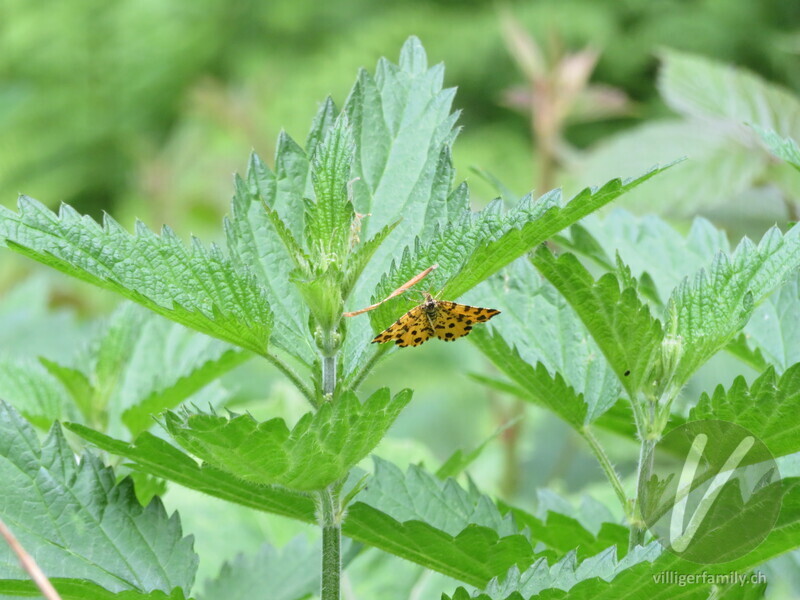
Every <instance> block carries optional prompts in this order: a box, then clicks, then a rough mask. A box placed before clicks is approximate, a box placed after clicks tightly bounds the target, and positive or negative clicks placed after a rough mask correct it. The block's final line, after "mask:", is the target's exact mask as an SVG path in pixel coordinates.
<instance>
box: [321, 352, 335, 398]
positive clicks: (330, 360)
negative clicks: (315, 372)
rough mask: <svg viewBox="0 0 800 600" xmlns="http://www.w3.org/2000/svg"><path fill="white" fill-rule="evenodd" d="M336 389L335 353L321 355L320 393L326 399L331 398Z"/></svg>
mask: <svg viewBox="0 0 800 600" xmlns="http://www.w3.org/2000/svg"><path fill="white" fill-rule="evenodd" d="M335 389H336V354H332V355H331V356H323V357H322V394H323V395H324V396H325V397H326V399H328V400H330V399H331V398H333V392H334V390H335Z"/></svg>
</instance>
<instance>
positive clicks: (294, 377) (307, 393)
mask: <svg viewBox="0 0 800 600" xmlns="http://www.w3.org/2000/svg"><path fill="white" fill-rule="evenodd" d="M263 356H264V358H266V359H267V360H268V361H269V362H271V363H272V364H273V365H275V366H276V367H278V370H279V371H280V372H281V373H283V374H284V375H286V377H288V378H289V380H290V381H291V382H292V383H293V384H294V386H295V387H296V388H297V390H298V391H299V392H300V393H301V394H302V395H303V396H304V397H305V399H306V400H308V402H309V403H310V404H311V406H312V407H313V408H319V407H318V406H317V399H316V398H315V397H314V394H312V393H311V390H309V389H308V388H307V387H306V386H305V385H304V384H303V381H302V380H301V379H300V376H299V375H298V374H297V373H295V372H294V371H293V370H292V368H291V367H290V366H289V365H287V364H286V363H284V362H283V361H282V360H281V359H280V358H278V357H277V356H275V355H274V354H270V353H266V354H264V355H263Z"/></svg>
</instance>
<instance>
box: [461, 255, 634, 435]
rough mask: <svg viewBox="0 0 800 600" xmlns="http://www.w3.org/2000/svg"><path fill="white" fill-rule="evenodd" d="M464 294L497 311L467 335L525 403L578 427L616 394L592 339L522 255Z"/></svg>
mask: <svg viewBox="0 0 800 600" xmlns="http://www.w3.org/2000/svg"><path fill="white" fill-rule="evenodd" d="M465 301H468V302H469V303H484V304H485V305H486V306H491V307H492V308H496V309H499V310H501V311H502V314H501V316H500V317H499V318H497V319H494V320H493V321H492V323H491V327H489V328H482V327H479V328H476V329H475V330H473V332H472V334H471V335H470V338H469V339H470V340H472V341H473V342H474V343H475V345H476V346H477V347H478V349H480V350H481V351H482V352H483V353H484V354H486V356H487V357H488V358H489V359H490V360H491V361H492V362H493V363H494V364H495V365H496V366H497V368H498V369H499V370H500V371H502V372H503V373H504V374H505V375H506V376H508V378H509V379H510V380H511V381H512V382H514V384H515V385H516V387H518V388H520V389H523V390H524V391H525V394H524V396H523V397H524V398H525V399H526V400H528V401H529V402H530V401H532V402H534V403H536V404H539V405H541V406H545V407H546V408H549V409H550V410H554V411H555V412H556V414H558V415H559V416H560V417H561V418H563V419H565V420H566V421H567V422H568V423H570V424H571V425H573V426H575V427H577V428H580V427H582V426H583V425H584V424H585V423H588V422H591V421H593V420H594V419H596V418H597V417H598V416H600V415H601V414H602V413H603V412H604V411H605V410H607V409H608V408H609V407H610V406H611V405H612V404H613V403H614V402H616V401H617V400H618V399H619V397H620V393H621V385H620V383H619V380H618V379H617V377H616V376H615V375H614V373H613V371H611V369H610V367H609V365H608V362H607V361H606V360H605V359H604V358H603V356H602V353H601V352H600V350H599V348H598V347H597V344H596V343H595V342H594V341H593V340H592V338H591V337H590V336H589V334H588V332H587V330H586V328H585V327H584V326H583V324H582V323H581V321H580V319H579V318H578V315H577V314H576V313H575V311H574V310H573V309H572V308H571V307H570V306H569V304H568V303H567V302H566V301H565V300H564V298H563V296H561V295H560V294H559V293H558V292H557V291H556V290H555V289H554V288H553V287H552V286H551V285H550V284H549V283H548V282H547V281H544V280H542V278H541V277H540V276H539V275H538V274H537V273H536V270H535V269H534V268H533V266H532V265H531V264H530V262H528V261H518V262H516V263H514V264H513V265H510V266H509V267H508V268H507V269H505V270H504V271H503V272H502V273H500V274H498V275H497V276H495V277H492V278H490V279H489V280H488V281H486V282H485V283H483V284H482V285H481V286H479V287H478V288H476V290H475V291H474V293H471V294H470V295H469V296H467V298H465ZM490 331H491V332H492V333H490Z"/></svg>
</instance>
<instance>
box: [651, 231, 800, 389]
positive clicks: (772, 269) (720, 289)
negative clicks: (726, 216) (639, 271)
mask: <svg viewBox="0 0 800 600" xmlns="http://www.w3.org/2000/svg"><path fill="white" fill-rule="evenodd" d="M798 267H800V227H797V226H795V227H793V228H792V229H791V230H789V231H788V232H787V233H786V234H785V235H782V234H781V232H780V231H779V230H778V229H777V228H775V227H773V228H772V229H770V230H769V231H768V232H767V233H765V234H764V237H763V238H762V239H761V242H760V243H759V244H758V246H756V245H755V244H753V243H752V242H751V241H750V240H749V239H747V238H745V239H744V240H742V242H741V243H740V244H739V246H737V248H736V250H735V251H734V253H733V255H732V256H731V257H730V258H729V257H728V256H727V255H726V254H723V253H719V254H717V256H716V257H715V258H714V262H713V263H712V264H711V266H710V267H709V269H708V270H707V271H706V270H705V269H702V270H700V271H699V272H698V273H697V274H696V275H695V276H694V277H693V278H692V279H689V278H687V279H685V280H684V281H683V282H682V283H681V284H680V285H679V286H678V287H677V288H676V289H675V290H674V291H673V293H672V296H671V297H670V300H669V305H668V307H667V317H666V325H665V328H666V329H667V330H668V331H670V333H672V334H673V335H675V336H678V337H679V338H680V340H681V354H680V357H679V359H678V362H677V367H676V371H675V381H676V383H677V385H682V384H683V383H685V382H686V381H688V379H689V376H690V375H691V374H692V373H694V371H695V370H696V369H697V368H698V367H699V366H700V365H702V364H703V363H705V362H706V361H707V360H708V359H709V358H711V357H712V356H713V355H714V354H716V353H717V352H718V351H719V350H720V349H721V348H723V347H725V345H726V344H728V343H729V342H730V341H731V340H732V339H734V337H735V336H736V334H737V333H738V332H739V331H740V330H741V329H742V328H743V327H744V326H745V324H746V323H747V321H748V319H749V318H750V316H751V314H752V312H753V308H754V306H755V305H756V304H758V303H760V302H761V301H762V300H763V299H764V298H765V297H766V295H767V294H768V293H769V292H771V291H772V290H773V289H775V288H776V287H778V286H779V285H781V284H782V283H783V282H784V281H785V280H786V279H787V277H788V276H789V275H790V274H791V273H792V272H793V271H794V270H796V269H797V268H798Z"/></svg>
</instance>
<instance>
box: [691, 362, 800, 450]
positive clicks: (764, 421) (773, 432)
mask: <svg viewBox="0 0 800 600" xmlns="http://www.w3.org/2000/svg"><path fill="white" fill-rule="evenodd" d="M701 419H720V420H723V421H729V422H731V423H736V424H737V425H741V426H742V427H744V428H746V429H748V430H750V431H751V432H752V433H754V434H755V435H756V436H757V437H758V438H759V439H760V440H761V441H763V442H764V443H765V444H766V445H767V448H769V450H770V452H772V454H773V455H774V456H776V457H777V456H785V455H788V454H793V453H794V452H798V451H800V364H796V365H793V366H792V367H789V369H787V370H786V372H785V373H784V374H783V375H781V376H780V377H779V376H778V375H777V374H776V373H775V369H774V368H773V367H769V368H767V370H766V371H764V372H763V373H762V374H761V375H760V376H759V377H758V378H757V379H756V380H755V381H753V383H752V385H750V386H749V387H748V385H747V382H746V381H745V379H744V377H737V378H736V379H735V380H734V382H733V384H732V385H731V387H730V388H729V389H728V390H727V391H726V390H725V388H723V387H722V386H721V385H720V386H717V388H716V389H715V390H714V393H713V395H711V396H709V395H708V394H703V395H702V396H701V397H700V401H699V402H698V403H697V405H696V406H695V407H693V408H692V410H691V411H690V412H689V420H690V421H695V420H701Z"/></svg>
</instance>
